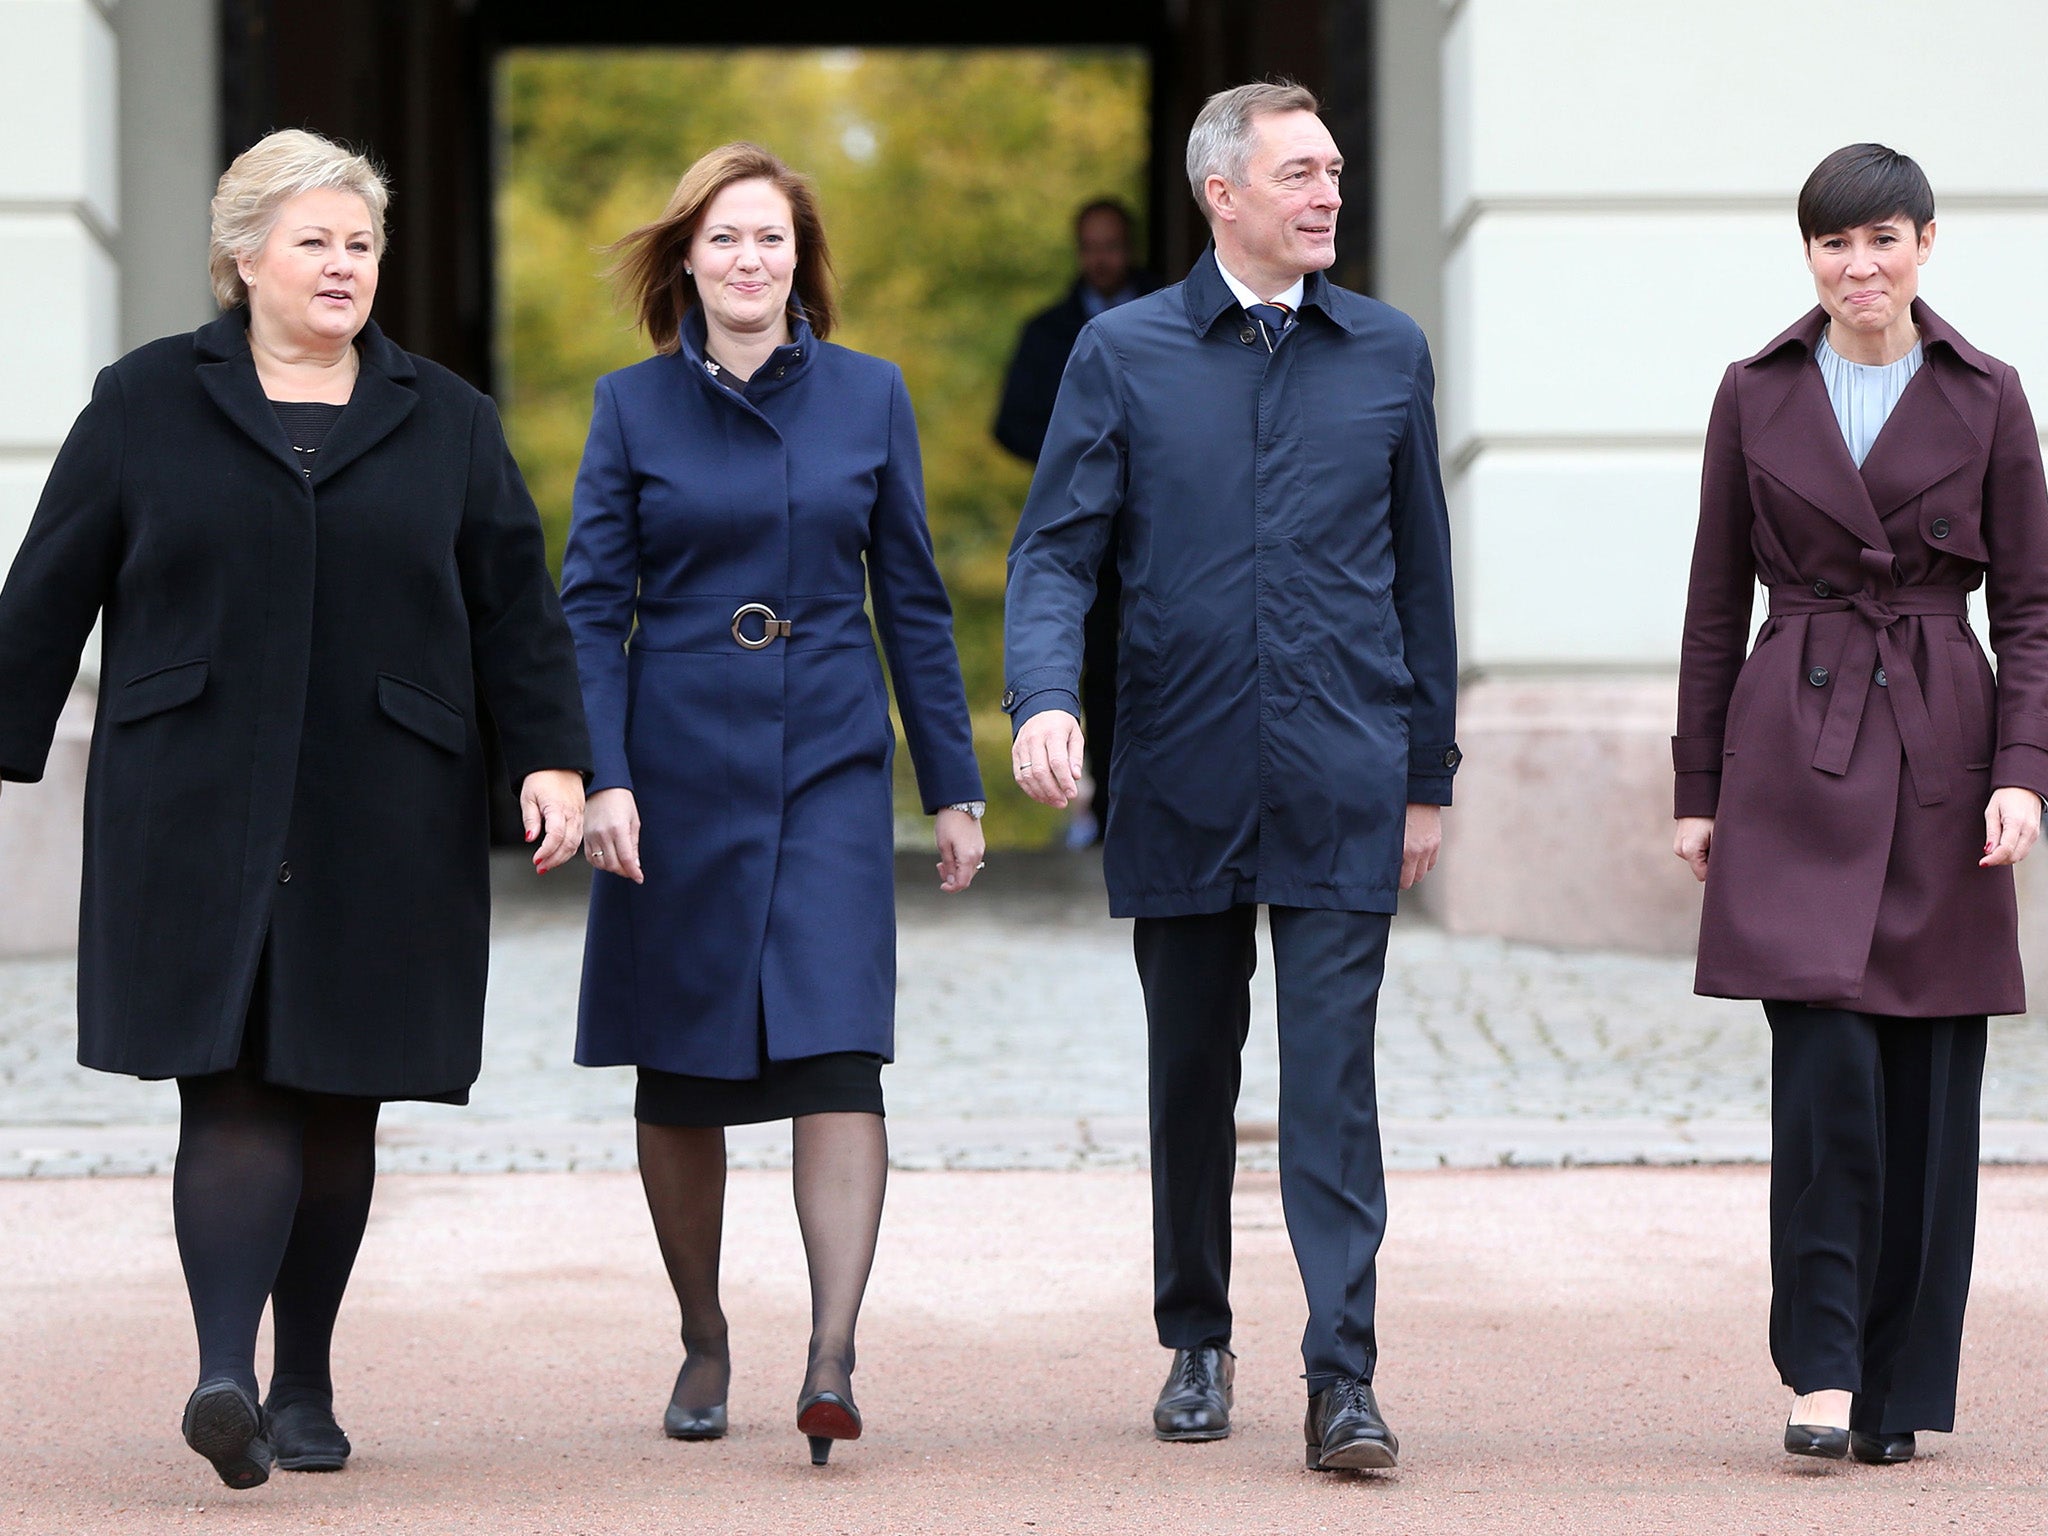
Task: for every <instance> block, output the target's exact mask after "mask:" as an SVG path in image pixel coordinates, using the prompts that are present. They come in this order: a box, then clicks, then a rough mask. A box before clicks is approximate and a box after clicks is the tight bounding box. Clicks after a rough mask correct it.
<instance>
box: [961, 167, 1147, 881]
mask: <svg viewBox="0 0 2048 1536" xmlns="http://www.w3.org/2000/svg"><path fill="white" fill-rule="evenodd" d="M1134 233H1135V228H1134V221H1133V220H1132V217H1131V210H1130V209H1129V208H1127V207H1125V206H1124V204H1123V203H1121V202H1119V201H1118V200H1117V199H1115V198H1098V199H1097V200H1096V201H1094V202H1092V203H1088V204H1086V205H1084V206H1083V207H1082V209H1081V211H1080V212H1079V213H1077V214H1075V215H1074V251H1075V256H1076V259H1077V264H1078V265H1079V267H1080V275H1079V276H1077V277H1076V278H1075V279H1074V286H1073V287H1072V288H1070V289H1069V290H1068V291H1067V296H1066V297H1065V298H1063V299H1061V300H1060V301H1059V303H1057V304H1055V305H1053V306H1052V307H1051V308H1049V309H1042V310H1040V311H1039V312H1038V313H1037V314H1035V315H1033V316H1032V317H1031V318H1030V319H1029V320H1028V321H1026V322H1025V325H1024V332H1023V334H1022V335H1021V336H1019V337H1018V339H1017V351H1016V355H1015V356H1013V357H1012V358H1011V359H1010V368H1009V372H1008V373H1006V374H1005V375H1004V377H1003V401H1002V405H1001V406H1000V408H999V409H998V410H997V412H996V425H995V436H996V441H997V442H999V443H1001V444H1002V445H1003V446H1004V447H1005V448H1007V449H1009V450H1010V452H1012V453H1014V454H1015V455H1016V456H1017V457H1018V458H1020V459H1022V460H1023V461H1024V462H1025V463H1027V464H1036V463H1037V462H1038V455H1039V454H1040V452H1042V451H1043V450H1044V448H1045V430H1046V428H1047V426H1049V425H1050V424H1051V422H1052V406H1053V401H1054V400H1055V399H1056V398H1058V396H1059V392H1060V376H1061V374H1063V373H1064V372H1065V371H1066V367H1067V357H1068V355H1069V354H1070V353H1072V351H1073V350H1074V343H1075V342H1076V341H1077V340H1079V339H1080V335H1081V327H1083V326H1084V325H1086V324H1087V323H1088V322H1089V321H1090V320H1093V319H1094V318H1095V317H1096V316H1097V315H1099V314H1102V313H1104V312H1105V311H1107V310H1112V309H1114V308H1116V307H1117V305H1119V304H1126V303H1129V302H1130V301H1131V300H1132V299H1135V298H1138V297H1139V296H1140V295H1142V294H1147V293H1150V292H1152V290H1153V289H1155V288H1157V287H1158V286H1159V280H1158V279H1157V278H1155V277H1154V276H1153V275H1152V274H1151V273H1150V272H1147V271H1145V270H1144V269H1142V268H1140V267H1137V266H1135V265H1133V262H1132V250H1131V242H1132V237H1133V235H1134ZM1122 598H1123V583H1122V582H1121V581H1120V580H1119V579H1118V577H1117V573H1116V561H1115V560H1114V559H1107V560H1104V561H1103V562H1102V568H1101V570H1100V571H1098V572H1097V573H1096V582H1095V601H1094V603H1092V604H1091V605H1090V606H1089V609H1088V619H1087V622H1086V625H1085V627H1084V629H1083V633H1082V649H1081V692H1080V699H1081V721H1082V724H1083V725H1084V726H1085V727H1086V728H1087V732H1088V758H1089V762H1090V765H1091V768H1092V770H1093V771H1092V772H1091V774H1090V776H1089V783H1090V785H1091V790H1090V793H1089V797H1088V802H1087V809H1086V814H1085V815H1082V814H1081V808H1080V807H1079V806H1076V807H1075V811H1076V817H1077V819H1076V821H1075V822H1074V824H1073V829H1072V831H1071V832H1070V834H1069V836H1070V839H1071V841H1072V842H1074V843H1076V844H1081V843H1094V842H1100V841H1101V840H1102V833H1103V829H1104V828H1106V827H1107V826H1108V825H1109V763H1110V758H1111V756H1112V755H1113V753H1114V752H1115V749H1116V632H1117V624H1118V610H1119V608H1120V607H1121V605H1122Z"/></svg>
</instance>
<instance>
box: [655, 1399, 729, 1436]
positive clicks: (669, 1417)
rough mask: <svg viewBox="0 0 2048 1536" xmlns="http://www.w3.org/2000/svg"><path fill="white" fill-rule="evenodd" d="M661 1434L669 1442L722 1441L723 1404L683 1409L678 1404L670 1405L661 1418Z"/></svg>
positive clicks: (723, 1427)
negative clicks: (666, 1437)
mask: <svg viewBox="0 0 2048 1536" xmlns="http://www.w3.org/2000/svg"><path fill="white" fill-rule="evenodd" d="M661 1432H662V1433H663V1434H665V1435H667V1436H668V1437H669V1439H671V1440H723V1439H724V1438H725V1404H723V1403H713V1404H712V1405H711V1406H710V1407H709V1408H685V1407H683V1405H682V1404H680V1403H670V1404H669V1405H668V1409H667V1411H666V1412H664V1413H663V1414H662V1416H661Z"/></svg>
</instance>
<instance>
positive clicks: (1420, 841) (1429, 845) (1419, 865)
mask: <svg viewBox="0 0 2048 1536" xmlns="http://www.w3.org/2000/svg"><path fill="white" fill-rule="evenodd" d="M1443 843H1444V813H1443V807H1442V806H1437V805H1411V806H1409V807H1408V825H1407V830H1406V831H1405V832H1404V833H1403V834H1402V837H1401V889H1402V890H1404V891H1406V890H1412V889H1414V887H1415V883H1416V882H1417V881H1419V880H1420V879H1421V878H1422V877H1423V876H1424V875H1426V874H1428V873H1429V872H1430V871H1431V870H1432V869H1435V868H1436V856H1437V850H1438V849H1440V848H1442V847H1443Z"/></svg>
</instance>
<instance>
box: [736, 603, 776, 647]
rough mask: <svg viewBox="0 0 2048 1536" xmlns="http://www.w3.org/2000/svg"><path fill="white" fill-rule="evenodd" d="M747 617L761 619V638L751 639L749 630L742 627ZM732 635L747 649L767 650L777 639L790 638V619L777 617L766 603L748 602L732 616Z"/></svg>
mask: <svg viewBox="0 0 2048 1536" xmlns="http://www.w3.org/2000/svg"><path fill="white" fill-rule="evenodd" d="M747 619H759V620H760V621H761V638H760V639H758V640H749V639H748V638H747V632H746V631H745V630H744V629H742V628H740V625H741V623H742V622H743V621H744V620H747ZM732 637H733V639H734V640H736V641H738V642H739V644H740V645H741V646H742V647H743V648H745V649H746V650H749V651H759V650H765V649H767V648H768V647H769V646H770V645H773V644H774V643H775V642H776V641H777V640H787V639H788V638H789V620H787V619H778V618H777V617H775V610H774V609H773V608H770V607H769V606H768V605H767V604H766V603H748V604H747V605H746V606H745V607H743V608H741V609H740V611H739V612H737V613H735V614H734V615H733V616H732Z"/></svg>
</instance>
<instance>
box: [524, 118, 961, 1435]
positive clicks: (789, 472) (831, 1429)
mask: <svg viewBox="0 0 2048 1536" xmlns="http://www.w3.org/2000/svg"><path fill="white" fill-rule="evenodd" d="M618 249H619V250H620V252H621V253H622V254H621V259H620V262H619V267H618V273H619V276H620V277H621V279H622V281H623V286H624V287H625V289H626V290H627V291H628V293H630V294H631V295H632V297H633V298H634V300H635V301H636V304H637V307H638V310H639V317H640V321H641V324H642V325H643V326H644V327H645V329H646V330H647V333H648V336H649V338H650V339H651V340H652V341H653V342H654V344H655V347H656V355H655V356H654V357H651V358H649V359H648V360H647V361H645V362H643V363H639V364H636V365H635V366H633V367H631V368H626V369H622V370H621V371H619V372H618V373H614V374H609V375H607V376H606V377H604V378H603V379H600V380H599V381H598V385H597V402H596V409H595V413H594V415H593V417H592V420H591V424H590V439H589V442H588V444H587V445H586V447H585V449H584V455H583V466H582V470H581V472H580V473H579V474H578V476H577V481H576V504H575V518H574V522H573V524H572V526H571V528H570V532H569V548H568V554H567V557H566V559H565V560H564V562H563V570H562V576H563V590H562V603H563V608H564V610H565V611H566V612H567V614H568V616H569V623H570V626H571V628H572V629H573V630H574V632H575V635H576V644H577V653H578V660H579V663H580V666H581V669H582V676H583V692H584V702H585V707H586V710H587V712H588V714H589V716H590V722H591V735H592V738H593V753H594V756H595V759H596V763H597V772H596V775H595V777H594V778H593V780H592V782H591V790H592V794H591V797H590V802H589V815H588V820H587V822H586V840H585V845H584V846H585V851H586V853H587V854H588V856H589V858H590V860H591V862H592V863H593V864H594V865H595V866H596V867H597V869H598V870H599V871H600V872H601V874H600V877H599V878H598V879H597V880H596V881H595V882H594V883H593V886H592V890H591V903H590V927H589V936H588V940H587V943H586V946H585V953H584V969H583V997H582V1006H581V1010H580V1022H579V1029H578V1037H577V1049H576V1059H577V1060H578V1061H579V1062H581V1063H582V1064H584V1065H585V1066H615V1065H623V1064H627V1063H630V1064H632V1065H634V1066H636V1067H638V1068H639V1069H640V1070H639V1091H638V1094H637V1096H636V1101H635V1106H634V1115H635V1118H636V1119H637V1120H638V1122H639V1147H640V1170H641V1180H642V1183H643V1184H644V1186H645V1188H646V1191H647V1200H648V1206H649V1209H650V1210H651V1211H652V1213H653V1216H654V1225H655V1233H656V1236H657V1238H658V1239H659V1241H660V1243H661V1249H662V1257H663V1259H664V1261H665V1262H666V1264H667V1267H668V1271H669V1277H670V1279H671V1281H672V1282H673V1283H674V1286H675V1291H676V1299H677V1302H678V1303H679V1305H680V1306H681V1309H682V1337H683V1344H684V1347H685V1351H686V1354H685V1359H684V1362H683V1366H682V1369H681V1371H680V1372H679V1373H678V1374H677V1377H676V1384H675V1390H674V1392H673V1394H672V1395H671V1398H670V1402H669V1406H668V1411H667V1413H666V1414H665V1416H664V1425H665V1427H666V1429H667V1431H668V1433H669V1434H670V1435H671V1436H673V1437H675V1438H677V1439H714V1438H716V1437H718V1436H720V1435H722V1434H724V1432H725V1426H726V1415H725V1399H726V1392H727V1387H728V1384H729V1382H730V1379H731V1363H730V1354H729V1351H728V1348H727V1340H726V1321H725V1315H724V1312H723V1311H722V1309H721V1308H720V1306H719V1300H718V1250H719V1232H720V1225H721V1217H722V1212H723V1206H724V1193H725V1132H724V1127H725V1126H727V1125H735V1124H745V1123H751V1122H757V1121H762V1120H775V1119H784V1118H787V1119H790V1120H792V1121H793V1123H794V1136H795V1188H796V1205H797V1216H798V1219H799V1222H800V1224H801V1226H802V1228H803V1234H804V1246H805V1251H806V1254H807V1255H808V1258H809V1264H810V1275H811V1294H812V1333H811V1346H810V1364H809V1369H808V1371H807V1372H806V1375H805V1379H804V1385H803V1390H802V1392H801V1394H800V1397H799V1403H798V1427H799V1429H801V1430H802V1431H803V1432H804V1433H805V1434H806V1435H808V1436H809V1437H810V1439H811V1454H812V1459H813V1460H814V1461H817V1462H823V1461H824V1460H825V1458H826V1455H827V1454H828V1453H829V1451H830V1448H831V1442H832V1441H833V1440H834V1439H856V1438H858V1437H859V1434H860V1416H859V1413H858V1411H857V1410H856V1409H855V1407H854V1405H853V1396H852V1386H851V1377H852V1372H853V1364H854V1351H853V1334H854V1324H855V1320H856V1318H857V1316H858V1313H859V1309H860V1301H861V1295H862V1292H863V1291H864V1290H865V1288H866V1285H867V1276H868V1270H869V1267H870V1265H871V1263H872V1261H873V1258H874V1247H875V1237H876V1233H877V1231H878V1228H879V1225H880V1221H881V1213H882V1193H883V1187H884V1185H885V1183H886V1180H887V1172H888V1143H887V1139H886V1137H885V1135H884V1132H883V1124H882V1094H881V1077H880V1073H881V1066H882V1064H883V1063H884V1062H885V1061H887V1060H889V1059H890V1057H891V1054H892V1036H893V1021H894V1012H895V993H896V928H895V897H894V862H893V852H892V845H893V814H892V807H891V795H890V774H889V764H890V759H891V757H892V755H893V753H894V748H895V732H894V729H893V728H892V726H891V724H890V720H889V707H888V695H887V693H886V691H885V688H884V685H883V681H882V669H881V666H880V663H879V662H878V660H877V657H876V653H875V639H874V633H873V631H872V630H871V629H870V628H869V624H868V618H867V612H866V598H867V597H868V595H869V593H870V592H872V595H873V599H874V615H875V621H876V624H877V626H878V627H879V628H880V630H881V634H882V639H883V642H884V644H885V646H886V648H887V651H888V655H889V664H890V668H891V671H892V673H893V675H894V679H895V685H896V699H897V704H898V707H899V709H900V710H901V712H902V716H903V721H904V727H905V730H906V733H907V734H908V736H909V739H910V750H911V756H912V759H913V761H914V762H915V765H916V768H917V780H918V786H919V789H920V791H921V793H922V796H923V799H924V807H925V810H926V811H927V812H928V813H934V814H936V817H937V834H938V845H939V855H940V859H939V874H940V884H941V885H942V886H943V887H944V889H946V890H948V891H961V890H965V889H966V888H967V886H968V884H969V883H970V882H971V881H972V880H973V878H974V872H975V870H976V869H977V868H979V867H980V862H981V853H982V839H981V830H980V827H979V825H978V822H979V819H980V815H981V811H982V803H981V795H982V789H981V778H980V775H979V773H978V771H977V770H976V768H975V762H974V751H973V733H972V729H971V726H970V723H969V719H968V714H967V702H966V697H965V694H964V692H963V690H962V688H961V684H960V664H959V658H958V656H957V655H956V653H955V651H954V648H953V628H952V610H951V607H950V605H949V604H948V602H947V600H946V592H945V588H944V586H943V585H942V584H941V582H940V580H939V573H938V569H937V567H936V565H935V564H934V563H933V559H932V548H931V538H930V534H929V533H928V531H927V529H926V527H925V520H924V494H923V486H922V475H921V471H920V466H919V461H918V449H917V429H916V424H915V422H914V421H913V419H912V416H911V409H910V396H909V393H908V391H907V390H906V389H905V388H904V384H903V376H902V374H901V373H900V372H899V371H898V370H897V369H896V367H895V366H894V365H893V364H890V363H886V362H883V361H881V360H880V359H878V358H872V357H866V356H863V355H862V354H860V353H857V352H850V351H847V350H846V349H845V348H843V347H835V346H829V345H827V344H826V343H825V341H824V337H825V335H826V334H827V333H828V332H829V331H830V329H831V323H832V318H833V303H832V292H831V267H830V258H829V254H828V251H827V247H826V243H825V234H824V227H823V224H822V222H821V220H820V218H819V214H818V208H817V202H816V196H815V194H814V192H813V191H812V189H811V187H810V184H809V183H808V182H807V181H805V180H804V179H803V178H802V177H799V176H797V175H795V174H794V173H792V172H791V171H790V170H789V168H788V167H787V166H785V165H783V164H782V162H781V161H779V160H778V159H776V158H775V157H774V156H773V155H770V154H769V153H767V152H766V151H765V150H762V149H760V148H758V147H757V146H754V145H750V144H733V145H727V146H725V147H724V148H722V149H718V150H714V151H713V152H712V153H710V154H708V155H706V156H705V157H704V158H703V159H701V160H699V161H698V162H697V164H696V165H694V166H693V167H691V169H690V171H689V172H688V173H687V174H686V175H685V176H684V177H683V179H682V181H681V183H680V184H679V185H678V186H677V188H676V192H675V195H674V197H672V198H671V199H670V201H669V206H668V208H667V209H666V210H665V211H664V213H663V214H662V216H661V218H660V219H658V220H657V221H655V222H654V223H653V224H650V225H648V226H646V227H645V228H643V229H640V230H637V231H635V232H634V233H633V234H631V235H628V236H627V237H626V238H625V239H624V240H622V241H621V242H620V243H619V247H618Z"/></svg>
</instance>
